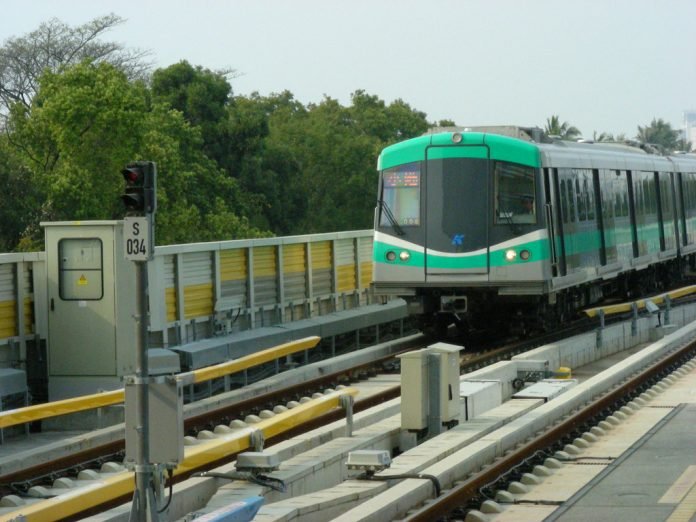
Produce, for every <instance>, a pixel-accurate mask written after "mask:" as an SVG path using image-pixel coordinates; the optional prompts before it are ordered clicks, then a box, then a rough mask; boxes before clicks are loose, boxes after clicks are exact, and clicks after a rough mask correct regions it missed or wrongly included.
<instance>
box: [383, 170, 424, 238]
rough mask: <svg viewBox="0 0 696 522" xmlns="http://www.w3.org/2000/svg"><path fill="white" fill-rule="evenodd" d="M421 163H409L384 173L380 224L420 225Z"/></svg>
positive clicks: (384, 225)
mask: <svg viewBox="0 0 696 522" xmlns="http://www.w3.org/2000/svg"><path fill="white" fill-rule="evenodd" d="M420 178H421V175H420V164H419V163H408V164H406V165H399V166H398V167H393V168H391V169H387V170H385V171H384V173H383V174H382V179H383V182H382V201H381V203H382V211H381V212H380V219H379V225H380V226H383V227H388V226H393V225H394V224H397V225H400V226H418V225H420V186H421V182H420Z"/></svg>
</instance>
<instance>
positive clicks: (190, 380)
mask: <svg viewBox="0 0 696 522" xmlns="http://www.w3.org/2000/svg"><path fill="white" fill-rule="evenodd" d="M320 340H321V338H320V337H317V336H312V337H305V338H303V339H299V340H297V341H291V342H288V343H284V344H280V345H278V346H275V347H273V348H268V349H266V350H262V351H260V352H256V353H254V354H251V355H247V356H245V357H240V358H239V359H235V360H234V361H228V362H224V363H220V364H216V365H214V366H208V367H206V368H201V369H199V370H194V371H192V372H186V373H180V374H178V375H177V376H176V378H177V380H178V381H181V383H182V384H183V385H187V384H198V383H200V382H204V381H209V380H212V379H217V378H220V377H224V376H225V375H230V374H233V373H237V372H240V371H243V370H247V369H249V368H253V367H254V366H258V365H260V364H264V363H267V362H271V361H274V360H276V359H279V358H281V357H285V356H288V355H292V354H294V353H298V352H303V351H306V350H311V349H313V348H316V346H317V345H318V344H319V341H320ZM124 400H125V393H124V391H123V389H119V390H113V391H109V392H103V393H95V394H92V395H84V396H82V397H75V398H72V399H64V400H61V401H54V402H48V403H46V404H36V405H34V406H26V407H24V408H17V409H14V410H7V411H3V412H0V429H2V428H9V427H10V426H17V425H19V424H25V423H27V422H34V421H40V420H43V419H48V418H51V417H58V416H60V415H69V414H71V413H77V412H80V411H86V410H93V409H96V408H103V407H105V406H113V405H116V404H122V403H123V401H124Z"/></svg>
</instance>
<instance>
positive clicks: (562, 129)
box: [544, 114, 581, 140]
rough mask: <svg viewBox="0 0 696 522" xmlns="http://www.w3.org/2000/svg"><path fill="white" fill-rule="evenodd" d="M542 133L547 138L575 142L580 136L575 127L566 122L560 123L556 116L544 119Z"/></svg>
mask: <svg viewBox="0 0 696 522" xmlns="http://www.w3.org/2000/svg"><path fill="white" fill-rule="evenodd" d="M544 131H545V132H546V134H548V135H549V136H557V137H559V138H560V139H562V140H575V139H577V138H579V137H580V135H581V132H580V131H579V130H578V128H577V127H573V126H572V125H571V124H570V123H568V122H567V121H564V122H563V123H561V119H560V118H559V117H558V115H556V114H554V115H553V116H551V117H550V118H546V127H544Z"/></svg>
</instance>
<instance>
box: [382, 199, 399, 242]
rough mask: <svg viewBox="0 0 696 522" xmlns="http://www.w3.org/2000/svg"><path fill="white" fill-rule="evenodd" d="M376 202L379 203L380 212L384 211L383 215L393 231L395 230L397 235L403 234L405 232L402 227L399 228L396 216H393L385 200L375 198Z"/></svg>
mask: <svg viewBox="0 0 696 522" xmlns="http://www.w3.org/2000/svg"><path fill="white" fill-rule="evenodd" d="M377 204H378V205H379V208H380V209H382V212H384V215H385V216H387V219H388V220H389V223H390V224H391V226H392V228H393V229H394V232H396V233H397V234H398V235H399V236H403V235H404V234H406V232H404V229H403V228H401V226H400V225H399V223H398V222H397V221H396V218H395V217H394V214H392V211H391V209H390V208H389V205H387V202H386V201H384V200H383V199H379V200H377Z"/></svg>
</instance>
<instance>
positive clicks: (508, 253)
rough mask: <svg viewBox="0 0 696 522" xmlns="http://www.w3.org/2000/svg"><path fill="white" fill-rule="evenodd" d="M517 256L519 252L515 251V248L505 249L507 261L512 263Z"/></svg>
mask: <svg viewBox="0 0 696 522" xmlns="http://www.w3.org/2000/svg"><path fill="white" fill-rule="evenodd" d="M516 258H517V252H515V251H514V250H512V249H510V250H506V251H505V261H508V262H510V263H512V262H513V261H514V260H515V259H516Z"/></svg>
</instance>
